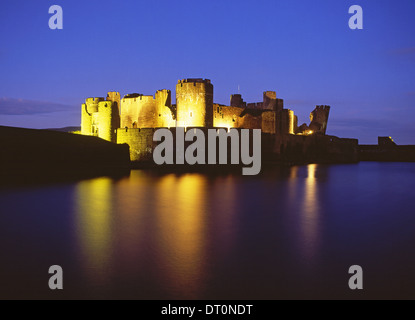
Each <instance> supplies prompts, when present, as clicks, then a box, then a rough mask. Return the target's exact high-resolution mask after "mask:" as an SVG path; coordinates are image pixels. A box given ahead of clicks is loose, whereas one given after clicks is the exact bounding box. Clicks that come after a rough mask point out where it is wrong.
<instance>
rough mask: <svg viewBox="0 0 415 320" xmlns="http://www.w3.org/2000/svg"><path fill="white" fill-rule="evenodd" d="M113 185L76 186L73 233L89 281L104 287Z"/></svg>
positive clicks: (99, 181) (100, 182)
mask: <svg viewBox="0 0 415 320" xmlns="http://www.w3.org/2000/svg"><path fill="white" fill-rule="evenodd" d="M112 185H113V182H112V180H111V179H109V178H97V179H93V180H88V181H82V182H79V183H78V185H77V194H76V197H75V201H76V207H77V210H76V214H77V216H76V222H77V226H76V232H77V236H78V241H79V242H80V244H79V245H80V251H81V253H82V257H81V260H82V263H83V264H84V270H85V271H86V273H87V277H88V279H90V280H92V282H93V284H94V285H103V284H105V282H106V279H107V273H108V272H109V271H110V269H111V260H110V259H111V257H112V248H111V245H112V239H111V215H112V214H113V212H112V194H111V192H112Z"/></svg>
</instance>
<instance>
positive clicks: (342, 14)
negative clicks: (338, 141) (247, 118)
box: [0, 0, 415, 144]
mask: <svg viewBox="0 0 415 320" xmlns="http://www.w3.org/2000/svg"><path fill="white" fill-rule="evenodd" d="M53 4H57V5H60V6H62V8H63V30H51V29H49V27H48V20H49V17H50V16H51V15H50V14H49V13H48V9H49V7H50V6H51V5H53ZM354 4H358V5H360V6H362V8H363V21H364V22H363V23H364V29H363V30H351V29H349V27H348V20H349V17H350V16H351V15H350V14H349V13H348V9H349V7H350V6H351V5H354ZM414 15H415V1H413V0H397V1H393V0H376V1H375V0H370V1H369V0H356V1H343V0H335V1H333V0H325V1H323V0H320V1H310V0H289V1H288V0H285V1H280V0H272V1H261V0H256V1H243V0H238V1H228V0H222V1H217V0H212V1H199V0H191V1H190V0H189V1H181V0H176V1H160V0H154V1H127V0H123V1H115V0H114V1H112V0H99V1H98V0H88V1H69V0H56V1H53V2H52V1H43V0H37V1H33V0H26V1H22V0H5V1H2V3H1V10H0V125H8V126H20V127H31V128H56V127H64V126H79V125H80V122H81V114H80V105H81V103H83V101H84V100H85V98H87V97H92V96H106V93H107V91H119V92H120V93H121V95H122V96H123V95H125V94H127V93H133V92H138V93H142V94H146V95H153V94H154V93H155V91H156V90H157V89H164V88H165V89H170V90H172V92H173V102H174V101H175V99H174V91H175V85H176V83H177V80H178V79H183V78H192V77H197V78H207V79H211V80H212V83H213V85H214V101H215V102H216V103H222V104H229V97H230V95H231V94H232V93H237V92H238V86H239V88H240V93H241V94H242V96H243V98H244V100H245V101H247V102H257V101H262V92H263V91H265V90H274V91H276V92H277V96H278V97H279V98H282V99H284V105H285V108H290V109H292V110H294V112H295V114H296V115H297V116H298V118H299V124H301V123H303V122H307V123H309V114H310V111H312V110H313V109H314V107H315V105H317V104H325V105H330V106H331V107H332V109H331V114H330V118H329V122H328V129H327V133H328V134H332V135H337V136H340V137H348V138H359V141H360V142H361V143H376V142H377V136H378V135H382V136H392V137H393V138H394V140H395V142H397V143H398V144H415V19H414Z"/></svg>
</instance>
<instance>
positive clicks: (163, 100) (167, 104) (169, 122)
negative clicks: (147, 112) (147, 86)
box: [155, 89, 176, 128]
mask: <svg viewBox="0 0 415 320" xmlns="http://www.w3.org/2000/svg"><path fill="white" fill-rule="evenodd" d="M156 118H157V121H156V123H155V127H167V128H170V127H174V126H175V125H176V116H175V113H174V109H173V107H172V104H171V91H170V90H166V89H163V90H157V91H156Z"/></svg>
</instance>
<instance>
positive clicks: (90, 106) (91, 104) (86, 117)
mask: <svg viewBox="0 0 415 320" xmlns="http://www.w3.org/2000/svg"><path fill="white" fill-rule="evenodd" d="M100 101H104V98H101V97H99V98H87V99H86V100H85V103H83V104H82V112H81V133H82V134H85V135H94V132H93V128H92V127H93V123H92V122H93V121H92V114H94V113H96V112H98V103H99V102H100Z"/></svg>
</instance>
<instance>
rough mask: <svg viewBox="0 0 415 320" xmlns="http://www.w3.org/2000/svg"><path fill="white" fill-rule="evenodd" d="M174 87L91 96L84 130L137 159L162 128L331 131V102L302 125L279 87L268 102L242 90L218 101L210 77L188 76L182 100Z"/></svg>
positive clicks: (181, 82) (84, 113) (179, 90)
mask: <svg viewBox="0 0 415 320" xmlns="http://www.w3.org/2000/svg"><path fill="white" fill-rule="evenodd" d="M171 100H172V99H171V91H170V90H166V89H163V90H158V91H156V93H155V95H154V96H146V95H143V94H138V93H133V94H127V95H125V96H124V97H123V98H122V99H121V96H120V94H119V93H118V92H108V94H107V97H106V99H104V98H88V99H86V101H85V103H84V104H82V123H81V133H82V134H84V135H92V136H97V137H99V138H102V139H104V140H108V141H111V142H114V143H127V144H128V145H129V146H130V153H131V160H140V158H141V157H142V156H143V155H145V154H148V153H149V151H150V149H151V148H152V146H153V141H152V133H153V132H154V130H155V129H156V128H162V127H166V128H174V127H185V128H188V127H204V128H227V129H230V128H244V129H261V130H262V132H263V133H268V134H272V135H280V136H284V135H310V134H316V133H317V134H323V135H324V134H325V133H326V128H327V121H328V116H329V110H330V107H329V106H317V107H316V108H315V109H314V111H313V112H311V114H310V120H311V123H310V125H309V126H308V125H306V124H302V125H301V126H297V117H296V116H295V115H294V112H293V111H292V110H289V109H284V103H283V100H282V99H278V98H277V96H276V93H275V92H274V91H265V92H264V94H263V101H262V102H257V103H246V102H244V101H243V99H242V96H241V95H240V94H233V95H231V99H230V105H229V106H226V105H221V104H216V103H214V102H213V85H212V83H211V82H210V80H208V79H184V80H179V81H178V83H177V85H176V104H172V103H171V102H172V101H171Z"/></svg>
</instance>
